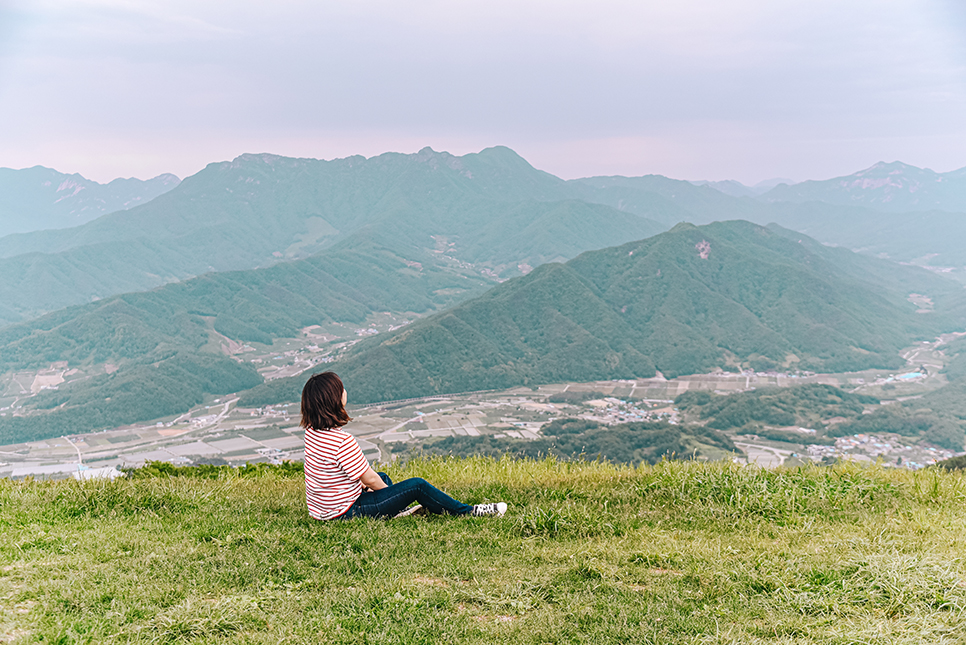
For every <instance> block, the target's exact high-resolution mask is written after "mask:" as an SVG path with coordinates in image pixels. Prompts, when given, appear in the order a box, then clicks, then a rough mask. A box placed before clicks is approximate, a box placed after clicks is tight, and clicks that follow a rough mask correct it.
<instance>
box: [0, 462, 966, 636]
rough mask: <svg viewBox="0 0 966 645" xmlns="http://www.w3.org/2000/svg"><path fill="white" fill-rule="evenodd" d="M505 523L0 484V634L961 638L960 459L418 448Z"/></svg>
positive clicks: (273, 497) (146, 488)
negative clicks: (763, 465)
mask: <svg viewBox="0 0 966 645" xmlns="http://www.w3.org/2000/svg"><path fill="white" fill-rule="evenodd" d="M389 472H390V474H391V475H392V476H393V478H394V479H401V478H404V477H408V476H422V477H425V478H427V479H429V480H430V481H432V482H435V483H437V484H438V485H440V486H441V487H443V488H444V489H446V490H448V491H449V492H451V493H453V494H455V495H456V496H458V497H460V498H462V499H464V500H466V501H469V502H483V501H496V500H501V499H502V500H505V501H507V502H509V503H510V511H509V513H508V514H507V516H506V517H505V518H502V519H493V518H429V519H427V518H407V519H404V520H396V521H390V522H385V521H374V520H363V519H360V520H352V521H348V522H330V523H320V522H315V521H313V520H310V519H309V518H308V516H307V514H306V512H305V507H304V499H303V494H304V493H303V484H302V481H301V478H300V477H299V475H298V473H297V472H296V473H293V472H292V471H291V470H289V471H288V472H286V471H284V470H278V471H275V470H271V469H256V470H249V471H248V472H247V473H243V474H233V473H230V472H227V471H218V472H215V471H212V470H211V469H208V471H207V472H206V473H204V475H205V477H204V478H192V477H138V478H132V479H129V480H124V481H119V482H116V483H100V482H88V483H83V484H81V483H77V482H74V481H61V482H40V481H25V482H11V481H3V482H0V504H2V507H0V525H2V533H0V535H2V538H0V641H3V640H4V639H5V640H7V641H16V642H43V643H75V642H77V643H113V642H134V643H192V642H193V643H229V642H231V643H273V644H274V643H320V642H322V643H329V642H332V643H407V644H409V643H450V642H461V643H462V642H468V643H494V642H512V643H521V644H522V643H558V642H573V643H616V642H623V643H959V642H963V641H964V634H966V567H964V563H963V560H962V554H963V553H964V552H966V531H964V528H966V509H964V505H963V502H964V499H966V475H964V474H961V473H951V472H945V471H940V470H936V471H930V472H920V473H912V472H908V471H897V470H885V469H880V468H875V467H874V468H861V467H858V466H855V465H851V464H845V465H839V466H835V467H833V468H819V467H805V468H800V469H779V470H776V471H766V470H761V469H756V468H741V467H738V466H734V465H731V464H728V463H724V462H716V463H700V462H665V463H661V464H658V465H657V466H645V467H641V468H637V469H631V468H621V467H616V466H612V465H609V464H603V463H586V462H583V463H579V462H578V463H573V462H572V463H562V462H555V461H552V460H545V461H527V460H511V459H503V460H500V461H494V460H490V459H483V458H471V459H436V460H429V461H415V462H411V463H409V464H408V465H406V466H405V467H404V468H402V469H400V468H389Z"/></svg>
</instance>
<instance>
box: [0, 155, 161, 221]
mask: <svg viewBox="0 0 966 645" xmlns="http://www.w3.org/2000/svg"><path fill="white" fill-rule="evenodd" d="M179 182H180V180H179V179H178V178H177V177H175V176H174V175H170V174H165V175H159V176H157V177H155V178H154V179H149V180H147V181H142V180H140V179H115V180H114V181H111V182H109V183H107V184H99V183H97V182H96V181H91V180H90V179H86V178H84V177H82V176H80V175H78V174H72V175H67V174H64V173H61V172H57V171H56V170H53V169H52V168H44V167H43V166H34V167H33V168H24V169H23V170H13V169H11V168H0V237H3V236H5V235H11V234H13V233H26V232H29V231H39V230H42V229H57V228H69V227H73V226H78V225H80V224H84V223H86V222H88V221H90V220H92V219H95V218H97V217H100V216H101V215H106V214H107V213H113V212H114V211H120V210H126V209H129V208H133V207H134V206H138V205H140V204H145V203H147V202H149V201H151V200H152V199H154V198H155V197H157V196H158V195H162V194H164V193H166V192H168V191H169V190H171V189H173V188H174V187H175V186H177V185H178V183H179Z"/></svg>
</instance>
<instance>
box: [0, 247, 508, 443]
mask: <svg viewBox="0 0 966 645" xmlns="http://www.w3.org/2000/svg"><path fill="white" fill-rule="evenodd" d="M372 237H375V236H371V237H370V238H369V239H365V238H363V236H361V235H359V236H356V237H354V238H353V239H352V240H347V241H346V242H344V243H341V244H339V245H337V246H336V247H333V248H332V249H331V250H330V251H329V252H327V253H325V254H323V255H321V256H317V257H312V258H308V259H305V260H299V261H295V262H286V263H281V264H278V265H276V266H273V267H270V268H266V269H259V270H249V271H237V272H224V273H214V274H209V275H205V276H201V277H198V278H194V279H192V280H188V281H185V282H182V283H178V284H171V285H166V286H164V287H161V288H158V289H155V290H152V291H148V292H143V293H132V294H126V295H122V296H113V297H111V298H106V299H104V300H101V301H99V302H96V303H92V304H88V305H80V306H75V307H70V308H67V309H63V310H61V311H58V312H55V313H52V314H48V315H46V316H43V317H41V318H39V319H36V320H33V321H30V322H28V323H21V324H17V325H11V326H8V327H6V328H4V329H2V330H0V372H7V371H11V370H19V369H29V368H36V367H42V366H46V365H48V364H49V363H50V362H52V361H68V362H69V363H70V365H72V366H79V365H80V366H90V365H93V364H100V363H105V362H111V363H112V364H113V365H114V366H115V367H116V371H114V372H113V373H112V374H109V375H101V376H97V377H95V378H93V379H90V380H86V381H82V382H80V383H78V384H76V385H71V386H70V387H67V388H64V389H62V390H60V391H55V390H51V391H48V392H45V393H43V394H41V395H39V396H37V397H34V398H32V399H30V400H29V402H28V403H27V408H28V409H33V410H50V412H44V413H42V414H39V415H36V414H35V415H32V416H24V417H13V416H8V417H2V418H0V443H10V442H13V441H22V440H26V439H34V438H44V437H48V436H54V435H56V434H58V433H62V432H63V430H62V428H64V427H66V426H68V425H69V426H70V428H71V429H72V431H73V432H83V431H88V430H93V429H96V428H102V427H113V426H117V425H123V424H127V423H135V422H138V421H146V420H149V419H154V418H157V417H159V416H165V415H168V414H175V413H179V412H183V411H184V410H186V409H188V408H190V407H191V406H192V405H195V404H197V403H198V402H200V400H201V397H203V396H204V395H205V394H206V393H208V394H224V393H227V392H236V391H239V390H244V389H247V388H250V387H253V386H255V385H257V384H258V383H260V382H261V380H262V379H261V377H260V376H259V375H258V374H257V373H256V372H255V370H254V369H252V367H251V365H250V364H247V363H246V364H239V363H237V362H235V361H234V360H232V359H230V358H229V357H227V356H225V354H224V352H223V351H222V348H221V345H222V344H223V342H224V338H223V337H226V338H230V339H232V340H234V341H239V342H262V343H266V344H270V343H271V342H272V340H273V339H275V338H279V337H293V336H297V335H298V334H299V332H300V330H301V329H302V328H304V327H308V326H310V325H317V324H324V323H327V322H331V321H340V322H353V323H361V322H362V321H363V320H364V319H365V318H366V316H367V315H369V314H371V313H373V312H374V311H385V310H387V309H388V310H392V311H400V312H417V313H419V312H424V311H426V310H428V309H432V308H435V307H444V306H446V305H448V304H451V303H452V302H454V301H455V300H458V299H462V298H465V297H466V295H473V294H476V293H480V292H482V291H483V290H485V288H486V287H487V286H489V285H491V284H493V282H492V281H490V280H484V279H481V277H480V276H479V275H478V274H475V273H474V272H473V271H471V270H460V269H459V268H458V267H457V268H451V267H442V266H436V265H434V264H433V263H432V262H433V258H432V257H430V256H431V254H428V253H423V254H421V255H410V256H408V257H402V256H399V255H396V254H395V253H393V252H392V251H390V250H388V249H387V248H385V247H384V246H380V245H379V244H378V241H377V240H375V239H372ZM419 261H422V263H421V264H414V263H416V262H419Z"/></svg>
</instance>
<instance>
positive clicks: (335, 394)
mask: <svg viewBox="0 0 966 645" xmlns="http://www.w3.org/2000/svg"><path fill="white" fill-rule="evenodd" d="M344 391H345V387H344V386H343V385H342V379H340V378H339V375H338V374H336V373H335V372H322V373H321V374H313V375H312V377H311V378H310V379H309V380H308V381H306V383H305V387H303V388H302V421H301V423H299V425H300V426H302V427H303V428H305V429H306V430H308V429H309V428H311V429H313V430H328V429H330V428H341V427H342V426H344V425H345V424H347V423H349V422H350V421H352V419H351V418H350V417H349V415H348V413H346V411H345V407H343V405H342V393H343V392H344Z"/></svg>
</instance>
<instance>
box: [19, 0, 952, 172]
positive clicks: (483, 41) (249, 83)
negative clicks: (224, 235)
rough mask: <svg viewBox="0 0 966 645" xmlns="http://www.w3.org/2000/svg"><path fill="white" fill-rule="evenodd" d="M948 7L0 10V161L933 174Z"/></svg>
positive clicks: (434, 5)
mask: <svg viewBox="0 0 966 645" xmlns="http://www.w3.org/2000/svg"><path fill="white" fill-rule="evenodd" d="M269 6H271V9H270V10H269V9H268V7H269ZM962 6H963V5H962V4H961V3H957V2H952V1H948V2H947V1H944V0H921V1H919V2H908V1H906V0H901V1H900V0H853V1H852V2H849V3H841V2H833V1H832V0H811V1H810V2H789V3H776V2H772V1H768V0H731V1H717V2H713V1H710V0H708V1H700V2H699V1H695V0H682V1H680V2H676V3H667V2H649V1H642V0H634V1H630V0H628V1H626V2H623V1H622V2H616V1H603V0H602V1H597V2H566V1H561V0H558V1H556V2H552V1H550V0H547V1H544V0H532V1H517V2H510V1H504V0H490V1H488V2H482V1H478V0H464V1H461V2H451V1H444V0H438V1H437V0H433V1H429V0H424V1H420V0H412V1H410V2H405V3H401V2H398V1H395V0H372V1H369V2H327V3H318V2H314V1H309V0H305V1H297V2H279V3H273V4H272V5H267V4H265V3H255V2H244V1H241V0H239V1H237V2H228V1H222V0H212V1H208V2H205V3H194V2H187V1H186V0H172V1H169V2H157V3H152V2H133V1H128V0H93V1H81V2H77V1H74V2H62V1H46V0H35V1H33V2H22V1H20V0H14V1H13V2H7V3H4V4H0V122H2V123H4V124H5V127H4V134H3V138H2V140H0V166H4V167H13V168H20V167H27V166H32V165H38V164H39V165H45V166H49V167H53V168H56V169H58V170H60V171H63V172H79V173H81V174H83V175H85V176H87V177H89V178H91V179H96V180H98V181H107V180H110V179H112V178H114V177H117V176H137V177H141V178H147V177H150V176H154V175H157V174H160V173H162V172H173V173H175V174H177V175H179V176H182V177H184V176H187V175H190V174H193V173H194V172H197V171H198V170H200V169H201V168H202V167H204V165H205V164H207V163H209V162H213V161H221V160H225V159H231V158H233V157H235V156H237V155H239V154H241V153H244V152H271V153H275V154H282V155H291V156H306V157H316V158H334V157H343V156H348V155H351V154H363V155H366V156H372V155H375V154H379V153H381V152H385V151H390V150H392V151H399V152H415V151H416V150H418V149H420V148H422V147H423V146H426V145H429V146H432V147H433V148H434V149H437V150H447V151H449V152H452V153H454V154H463V153H466V152H472V151H478V150H480V149H481V148H484V147H488V146H492V145H506V146H509V147H511V148H513V149H514V150H516V151H517V152H519V153H520V154H521V155H523V156H524V157H525V158H527V159H528V160H529V161H530V162H531V163H533V164H534V165H535V166H537V167H538V168H542V169H544V170H547V171H549V172H552V173H554V174H557V175H559V176H562V177H565V178H572V177H579V176H588V175H595V174H623V175H640V174H647V173H658V174H663V175H668V176H672V177H678V178H685V179H713V180H720V179H738V180H739V181H742V182H744V183H747V184H754V183H756V182H758V181H760V180H763V179H768V178H771V177H776V176H781V177H790V178H792V179H796V180H802V179H809V178H817V179H820V178H826V177H831V176H837V175H843V174H848V173H851V172H853V171H855V170H858V169H860V168H865V167H868V166H870V165H872V164H873V163H875V162H876V161H880V160H884V161H893V160H901V161H904V162H906V163H910V164H913V165H917V166H921V167H930V168H932V169H933V170H937V171H948V170H952V169H955V168H960V167H963V166H966V152H964V151H966V116H964V115H966V82H964V79H966V73H964V72H966V29H964V26H966V20H964V15H966V13H964V10H963V9H962Z"/></svg>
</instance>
